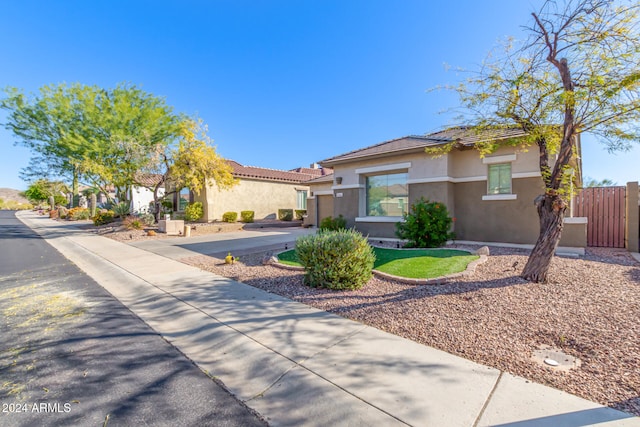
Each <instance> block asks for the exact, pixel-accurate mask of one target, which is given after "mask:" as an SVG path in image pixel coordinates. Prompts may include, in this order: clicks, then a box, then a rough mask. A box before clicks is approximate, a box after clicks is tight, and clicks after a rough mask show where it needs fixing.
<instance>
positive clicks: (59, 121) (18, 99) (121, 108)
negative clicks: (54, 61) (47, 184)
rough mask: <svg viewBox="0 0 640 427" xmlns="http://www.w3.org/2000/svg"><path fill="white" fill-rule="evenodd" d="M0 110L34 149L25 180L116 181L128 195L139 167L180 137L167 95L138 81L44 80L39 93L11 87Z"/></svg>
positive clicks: (23, 142)
mask: <svg viewBox="0 0 640 427" xmlns="http://www.w3.org/2000/svg"><path fill="white" fill-rule="evenodd" d="M6 92H7V94H8V96H7V97H6V98H4V99H2V100H0V108H3V109H5V110H7V111H8V112H9V114H8V118H7V122H6V123H5V124H4V125H5V127H6V128H7V129H8V130H10V131H12V132H13V134H14V135H15V136H16V137H17V142H16V143H17V144H21V145H24V146H26V147H28V148H30V149H31V152H32V155H33V157H32V159H31V162H30V165H29V167H28V168H26V169H24V170H23V173H22V175H21V176H22V177H23V179H25V178H48V177H52V176H53V177H62V178H66V179H68V180H70V181H72V182H73V190H72V191H73V194H78V182H79V180H83V181H84V182H87V183H89V184H91V185H92V186H95V187H97V188H99V189H100V190H101V191H102V192H104V193H105V194H108V193H109V192H108V190H107V187H109V186H114V187H115V188H116V190H117V193H118V194H119V197H121V198H123V197H124V198H126V197H127V194H128V193H129V191H128V190H130V188H131V186H132V185H133V184H135V176H136V173H137V172H138V171H139V170H141V169H143V168H144V167H145V166H146V165H147V164H148V163H149V162H150V161H151V160H152V158H153V156H152V154H153V153H155V152H157V151H158V150H163V149H164V147H166V146H168V145H169V144H170V143H172V142H173V141H175V140H176V139H177V138H178V131H179V130H180V126H179V124H180V123H181V120H182V119H181V117H180V116H178V115H175V114H174V113H173V112H172V108H171V107H169V106H168V105H167V104H166V102H165V101H164V99H162V98H158V97H156V96H154V95H151V94H149V93H146V92H144V91H142V90H140V89H139V88H136V87H135V86H130V85H125V84H120V85H118V86H116V88H114V89H110V90H104V89H101V88H99V87H97V86H86V85H82V84H78V83H75V84H72V85H67V84H58V85H49V86H44V87H43V88H41V89H40V92H39V94H38V95H27V94H24V93H23V92H22V91H20V90H18V89H15V88H9V89H7V90H6Z"/></svg>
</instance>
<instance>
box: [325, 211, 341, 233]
mask: <svg viewBox="0 0 640 427" xmlns="http://www.w3.org/2000/svg"><path fill="white" fill-rule="evenodd" d="M346 228H347V220H346V219H344V217H343V216H342V214H340V215H338V217H337V218H332V217H330V216H328V217H326V218H323V219H322V221H320V230H332V231H338V230H344V229H346Z"/></svg>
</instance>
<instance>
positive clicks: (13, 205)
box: [0, 199, 33, 211]
mask: <svg viewBox="0 0 640 427" xmlns="http://www.w3.org/2000/svg"><path fill="white" fill-rule="evenodd" d="M0 209H1V210H9V211H20V210H28V209H33V205H32V204H31V203H21V202H17V201H15V200H4V199H0Z"/></svg>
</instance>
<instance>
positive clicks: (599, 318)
mask: <svg viewBox="0 0 640 427" xmlns="http://www.w3.org/2000/svg"><path fill="white" fill-rule="evenodd" d="M454 247H455V246H454ZM270 255H271V254H269V253H259V254H251V255H244V256H242V257H241V259H240V262H237V263H235V264H232V265H230V264H225V263H224V260H222V259H218V258H213V257H209V256H197V257H193V258H189V259H185V260H183V261H184V262H187V263H189V264H191V265H194V266H197V267H199V268H202V269H204V270H207V271H211V272H213V273H216V274H219V275H222V276H226V277H230V278H233V279H236V280H239V281H241V282H243V283H246V284H248V285H251V286H255V287H257V288H260V289H264V290H266V291H268V292H272V293H275V294H278V295H282V296H284V297H287V298H291V299H293V300H296V301H300V302H302V303H305V304H308V305H310V306H313V307H317V308H319V309H321V310H326V311H328V312H332V313H336V314H338V315H340V316H344V317H346V318H349V319H353V320H355V321H358V322H362V323H365V324H367V325H370V326H373V327H376V328H379V329H382V330H384V331H387V332H390V333H393V334H396V335H399V336H402V337H405V338H408V339H411V340H414V341H417V342H420V343H423V344H426V345H429V346H433V347H436V348H439V349H442V350H444V351H447V352H449V353H452V354H456V355H459V356H462V357H465V358H467V359H470V360H473V361H476V362H479V363H482V364H485V365H488V366H492V367H495V368H497V369H500V370H503V371H507V372H510V373H513V374H516V375H520V376H523V377H525V378H527V379H529V380H531V381H535V382H538V383H541V384H545V385H549V386H552V387H555V388H559V389H562V390H565V391H567V392H569V393H572V394H575V395H578V396H581V397H583V398H586V399H589V400H592V401H595V402H599V403H601V404H604V405H608V406H611V407H613V408H616V409H619V410H622V411H626V412H630V413H633V414H635V415H639V416H640V368H639V367H640V264H638V263H637V262H636V261H635V260H634V259H633V258H632V257H631V256H630V255H629V254H628V253H627V252H626V251H624V250H613V249H596V248H593V249H589V250H588V251H587V254H586V256H585V257H584V258H578V259H574V258H564V257H555V258H554V260H553V263H552V266H551V271H550V277H551V280H550V283H548V284H532V283H528V282H526V281H525V280H523V279H521V278H520V277H519V276H518V275H519V273H520V272H521V271H522V268H523V267H524V265H525V263H526V260H527V255H528V252H527V251H522V250H515V249H505V248H495V247H492V248H491V256H490V257H489V260H488V261H487V262H486V263H484V264H481V265H479V266H478V267H477V268H476V270H475V272H474V273H473V274H472V275H470V276H467V277H463V278H456V279H454V280H453V281H451V282H449V283H447V284H443V285H411V284H405V283H400V282H397V281H393V280H388V279H381V278H375V277H374V278H373V279H371V280H370V281H369V282H368V283H367V284H366V285H365V286H364V287H363V288H362V289H360V290H357V291H328V290H323V289H313V288H309V287H307V286H305V285H304V284H303V283H302V277H303V274H302V273H301V272H297V271H290V270H284V269H280V268H277V267H274V266H271V265H263V261H264V260H265V259H268V257H269V256H270ZM545 347H552V348H555V349H558V350H561V351H563V352H564V353H566V354H569V355H571V356H574V357H577V358H579V359H580V361H581V362H582V363H581V367H579V368H576V369H572V370H570V371H568V372H563V371H561V370H557V369H556V370H554V368H551V367H547V366H543V365H541V364H539V363H538V362H536V361H534V360H533V358H532V356H533V353H534V351H536V350H539V349H541V348H545Z"/></svg>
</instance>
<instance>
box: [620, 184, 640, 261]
mask: <svg viewBox="0 0 640 427" xmlns="http://www.w3.org/2000/svg"><path fill="white" fill-rule="evenodd" d="M626 205H627V208H626V210H627V212H626V213H627V224H626V226H627V227H626V232H625V235H624V247H625V248H627V250H628V251H629V252H640V250H639V249H638V246H639V245H640V243H639V240H640V231H639V230H640V207H638V182H637V181H636V182H627V200H626Z"/></svg>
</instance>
